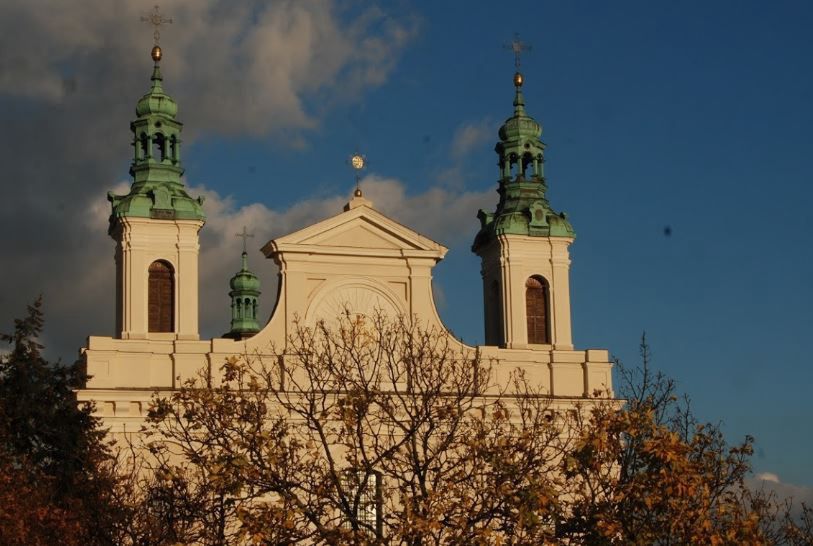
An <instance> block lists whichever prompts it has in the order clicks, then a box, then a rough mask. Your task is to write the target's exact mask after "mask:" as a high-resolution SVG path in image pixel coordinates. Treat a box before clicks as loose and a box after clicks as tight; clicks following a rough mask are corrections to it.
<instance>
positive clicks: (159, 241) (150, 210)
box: [107, 45, 205, 340]
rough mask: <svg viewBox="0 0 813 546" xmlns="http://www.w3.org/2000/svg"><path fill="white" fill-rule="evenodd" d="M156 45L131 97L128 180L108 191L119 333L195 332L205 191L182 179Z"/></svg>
mask: <svg viewBox="0 0 813 546" xmlns="http://www.w3.org/2000/svg"><path fill="white" fill-rule="evenodd" d="M161 56H162V52H161V48H160V47H159V46H158V45H156V46H155V47H153V48H152V52H151V57H152V59H153V61H154V66H153V72H152V78H151V81H152V85H151V87H150V90H149V91H148V92H147V93H146V94H145V95H144V96H143V97H141V99H139V101H138V103H137V104H136V119H135V120H134V121H132V122H131V123H130V130H131V131H132V132H133V148H134V154H133V161H132V164H131V166H130V175H131V176H132V177H133V183H132V185H131V187H130V192H129V193H128V194H127V195H114V194H113V193H112V192H111V193H108V195H107V198H108V200H109V201H110V203H111V205H112V213H111V215H110V228H109V230H108V233H109V234H110V236H111V237H112V238H113V239H114V240H115V241H116V335H117V336H118V337H120V338H121V339H191V340H195V339H198V337H199V336H198V249H199V244H198V232H199V231H200V228H201V227H203V224H204V221H205V216H204V214H203V208H202V205H203V198H201V197H198V198H196V199H193V198H192V197H190V196H189V194H187V193H186V191H185V188H184V184H183V182H182V181H181V175H183V172H184V171H183V167H182V165H181V138H180V135H181V129H182V127H183V125H182V124H181V123H180V122H179V121H178V120H177V119H175V115H176V114H177V112H178V105H177V104H176V103H175V101H174V100H173V99H172V97H170V96H169V95H167V94H166V93H164V89H163V78H162V76H161V67H160V63H161Z"/></svg>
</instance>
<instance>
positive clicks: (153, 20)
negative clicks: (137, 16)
mask: <svg viewBox="0 0 813 546" xmlns="http://www.w3.org/2000/svg"><path fill="white" fill-rule="evenodd" d="M141 21H142V22H144V23H149V24H151V25H152V26H154V27H155V31H154V32H153V33H152V38H153V40H154V41H155V44H154V45H158V42H159V41H160V40H161V32H160V30H159V29H160V28H161V25H165V24H169V25H171V24H172V17H170V18H169V19H167V18H166V17H164V16H163V15H161V8H160V7H158V4H156V5H155V7H154V8H153V10H152V13H150V14H149V15H142V16H141Z"/></svg>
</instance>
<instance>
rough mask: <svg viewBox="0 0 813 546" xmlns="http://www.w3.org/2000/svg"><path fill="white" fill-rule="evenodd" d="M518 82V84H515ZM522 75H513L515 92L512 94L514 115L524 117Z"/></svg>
mask: <svg viewBox="0 0 813 546" xmlns="http://www.w3.org/2000/svg"><path fill="white" fill-rule="evenodd" d="M517 76H519V77H517ZM517 81H519V83H517ZM522 81H523V80H522V74H520V73H519V72H517V73H516V74H515V75H514V87H515V88H516V92H515V93H514V115H515V116H524V115H525V96H524V95H523V94H522Z"/></svg>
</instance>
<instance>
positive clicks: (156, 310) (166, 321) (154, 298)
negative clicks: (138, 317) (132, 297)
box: [147, 260, 175, 332]
mask: <svg viewBox="0 0 813 546" xmlns="http://www.w3.org/2000/svg"><path fill="white" fill-rule="evenodd" d="M174 273H175V272H174V271H173V269H172V266H171V265H170V264H169V263H168V262H165V261H163V260H157V261H155V262H152V263H151V264H150V269H149V294H148V297H147V299H148V306H147V307H148V311H149V328H148V330H149V331H150V332H173V331H175V274H174Z"/></svg>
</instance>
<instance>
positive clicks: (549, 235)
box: [472, 42, 576, 349]
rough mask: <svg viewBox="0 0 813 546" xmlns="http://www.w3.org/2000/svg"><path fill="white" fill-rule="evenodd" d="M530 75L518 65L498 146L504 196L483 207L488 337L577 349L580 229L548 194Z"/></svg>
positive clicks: (478, 241)
mask: <svg viewBox="0 0 813 546" xmlns="http://www.w3.org/2000/svg"><path fill="white" fill-rule="evenodd" d="M516 44H517V42H514V51H515V53H518V50H517V45H516ZM517 64H518V63H517ZM523 82H524V79H523V76H522V74H521V73H520V72H519V71H517V72H516V74H514V115H513V116H511V117H510V118H508V119H507V120H506V121H505V123H504V124H503V125H502V127H500V131H499V139H500V140H499V141H498V142H497V145H496V147H495V148H494V150H495V151H496V152H497V155H498V157H499V161H498V165H499V168H500V175H499V185H498V188H497V193H498V194H499V196H500V197H499V202H498V204H497V208H496V210H495V211H494V212H486V211H484V210H480V211H479V213H478V214H477V217H478V218H479V219H480V231H479V232H478V233H477V236H476V237H475V240H474V244H473V245H472V251H473V252H474V253H475V254H477V255H478V256H480V258H481V264H482V267H481V274H482V277H483V300H484V315H485V342H486V345H497V346H501V347H508V348H526V347H540V348H541V347H545V346H549V347H551V348H555V349H572V348H573V341H572V336H571V329H570V282H569V269H570V257H569V252H568V247H569V246H570V243H572V242H573V240H574V238H575V235H576V234H575V232H574V231H573V227H572V226H571V225H570V222H568V220H567V217H566V216H565V214H564V213H557V212H555V211H554V210H553V208H551V206H550V203H549V202H548V200H547V198H546V197H545V191H546V189H547V183H546V180H545V176H544V152H545V145H544V144H543V143H542V141H541V140H540V137H541V135H542V127H541V125H540V124H539V123H537V122H536V120H534V119H533V118H532V117H530V116H529V115H528V114H527V113H526V112H525V98H524V96H523V93H522V84H523Z"/></svg>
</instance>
